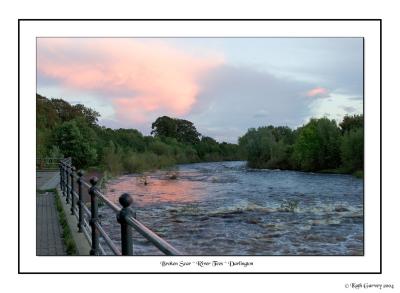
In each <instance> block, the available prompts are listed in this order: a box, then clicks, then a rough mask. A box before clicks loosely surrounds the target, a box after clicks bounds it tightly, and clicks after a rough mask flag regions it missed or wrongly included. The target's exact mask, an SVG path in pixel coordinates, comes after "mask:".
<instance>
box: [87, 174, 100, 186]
mask: <svg viewBox="0 0 400 293" xmlns="http://www.w3.org/2000/svg"><path fill="white" fill-rule="evenodd" d="M89 182H90V184H92V185H93V186H94V185H96V184H97V182H99V178H97V177H96V176H93V177H92V178H90V180H89Z"/></svg>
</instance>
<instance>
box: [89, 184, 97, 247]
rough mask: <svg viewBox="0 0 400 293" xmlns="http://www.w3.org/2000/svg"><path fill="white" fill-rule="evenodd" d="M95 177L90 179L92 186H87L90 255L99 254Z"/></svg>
mask: <svg viewBox="0 0 400 293" xmlns="http://www.w3.org/2000/svg"><path fill="white" fill-rule="evenodd" d="M97 181H98V179H97V177H92V178H91V179H90V184H91V185H92V187H90V188H89V194H90V212H91V218H90V226H91V227H92V249H90V255H100V249H99V232H98V231H97V227H96V223H97V222H98V220H99V219H98V212H97V198H96V190H97V188H96V184H97Z"/></svg>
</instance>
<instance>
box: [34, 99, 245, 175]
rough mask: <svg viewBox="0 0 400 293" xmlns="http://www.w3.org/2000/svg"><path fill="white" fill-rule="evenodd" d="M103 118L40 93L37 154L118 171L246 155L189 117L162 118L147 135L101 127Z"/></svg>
mask: <svg viewBox="0 0 400 293" xmlns="http://www.w3.org/2000/svg"><path fill="white" fill-rule="evenodd" d="M99 117H100V114H99V113H98V112H96V111H95V110H93V109H90V108H87V107H85V106H84V105H81V104H78V105H71V104H69V103H68V102H66V101H64V100H62V99H47V98H46V97H43V96H41V95H39V94H36V129H37V131H36V146H37V148H36V153H37V157H61V156H65V157H69V156H71V157H72V158H73V162H74V165H75V166H76V167H78V168H88V167H97V168H100V169H101V170H105V171H109V172H110V173H112V174H121V173H134V172H143V171H147V170H153V169H159V168H164V167H169V166H173V165H175V164H177V163H195V162H209V161H224V160H240V159H243V157H241V156H240V153H239V146H238V145H237V144H232V143H226V142H222V143H219V142H217V141H216V140H214V139H213V138H211V137H207V136H203V135H201V134H200V133H199V132H198V131H197V130H196V128H195V126H194V125H193V123H192V122H190V121H187V120H183V119H176V118H170V117H167V116H163V117H159V118H158V119H157V120H156V121H154V123H153V124H152V135H150V136H145V135H143V134H142V133H140V132H139V131H138V130H136V129H123V128H120V129H111V128H107V127H104V126H100V125H99V124H98V118H99Z"/></svg>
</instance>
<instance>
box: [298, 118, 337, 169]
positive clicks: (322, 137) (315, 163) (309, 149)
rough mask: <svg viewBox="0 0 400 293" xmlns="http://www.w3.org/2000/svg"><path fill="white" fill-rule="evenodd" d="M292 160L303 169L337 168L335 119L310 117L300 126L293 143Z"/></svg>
mask: <svg viewBox="0 0 400 293" xmlns="http://www.w3.org/2000/svg"><path fill="white" fill-rule="evenodd" d="M293 157H294V161H295V163H296V165H297V166H298V167H299V168H300V169H301V170H305V171H317V170H323V169H332V168H337V167H339V165H340V130H339V128H338V127H337V125H336V122H335V120H329V119H328V118H320V119H311V120H310V122H308V123H307V124H306V125H305V126H303V127H301V128H300V129H299V132H298V136H297V139H296V142H295V144H294V153H293Z"/></svg>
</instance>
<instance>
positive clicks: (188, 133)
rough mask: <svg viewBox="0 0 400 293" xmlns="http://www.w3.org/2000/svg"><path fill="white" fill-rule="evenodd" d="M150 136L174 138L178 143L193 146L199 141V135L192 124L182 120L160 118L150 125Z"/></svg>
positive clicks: (166, 117)
mask: <svg viewBox="0 0 400 293" xmlns="http://www.w3.org/2000/svg"><path fill="white" fill-rule="evenodd" d="M151 129H152V131H151V134H154V135H155V136H156V137H171V138H176V139H177V140H178V141H179V142H183V143H188V144H195V143H197V142H199V141H200V139H199V136H200V133H198V132H197V130H196V127H194V125H193V123H192V122H190V121H188V120H184V119H177V118H171V117H168V116H162V117H159V118H157V120H156V121H155V122H153V123H152V124H151Z"/></svg>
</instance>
